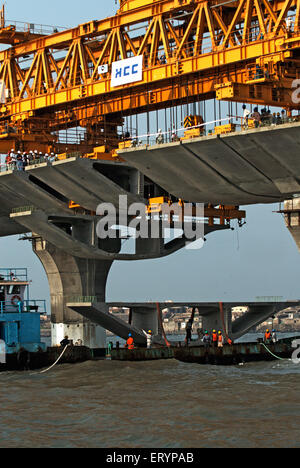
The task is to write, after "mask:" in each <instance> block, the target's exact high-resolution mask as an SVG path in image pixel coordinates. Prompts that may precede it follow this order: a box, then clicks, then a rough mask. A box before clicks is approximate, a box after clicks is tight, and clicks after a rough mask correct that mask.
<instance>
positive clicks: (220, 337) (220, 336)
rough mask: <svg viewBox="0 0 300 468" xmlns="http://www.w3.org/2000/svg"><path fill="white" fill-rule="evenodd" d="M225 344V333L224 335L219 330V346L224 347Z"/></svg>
mask: <svg viewBox="0 0 300 468" xmlns="http://www.w3.org/2000/svg"><path fill="white" fill-rule="evenodd" d="M223 346H224V339H223V335H222V332H221V331H219V333H218V348H223Z"/></svg>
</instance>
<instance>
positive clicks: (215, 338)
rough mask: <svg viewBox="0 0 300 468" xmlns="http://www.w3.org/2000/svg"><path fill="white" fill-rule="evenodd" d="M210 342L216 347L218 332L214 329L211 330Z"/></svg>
mask: <svg viewBox="0 0 300 468" xmlns="http://www.w3.org/2000/svg"><path fill="white" fill-rule="evenodd" d="M212 344H213V347H214V348H217V347H218V333H217V331H216V330H213V332H212Z"/></svg>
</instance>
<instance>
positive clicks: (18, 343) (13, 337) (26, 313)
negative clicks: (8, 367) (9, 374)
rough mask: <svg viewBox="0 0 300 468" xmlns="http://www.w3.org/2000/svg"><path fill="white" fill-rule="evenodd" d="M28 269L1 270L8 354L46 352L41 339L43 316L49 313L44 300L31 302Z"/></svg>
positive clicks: (2, 328) (0, 315)
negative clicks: (25, 351)
mask: <svg viewBox="0 0 300 468" xmlns="http://www.w3.org/2000/svg"><path fill="white" fill-rule="evenodd" d="M29 285H30V281H28V275H27V269H26V268H19V269H0V339H1V340H2V341H4V342H5V344H6V352H7V353H14V352H18V351H19V350H20V349H21V348H24V349H26V350H27V351H30V352H35V351H37V350H38V348H41V349H44V348H45V345H44V344H43V343H41V337H40V315H41V314H45V313H46V305H45V301H44V300H30V298H29Z"/></svg>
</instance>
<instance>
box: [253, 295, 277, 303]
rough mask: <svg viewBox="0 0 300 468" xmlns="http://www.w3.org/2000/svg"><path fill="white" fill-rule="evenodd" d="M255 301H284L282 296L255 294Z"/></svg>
mask: <svg viewBox="0 0 300 468" xmlns="http://www.w3.org/2000/svg"><path fill="white" fill-rule="evenodd" d="M255 301H256V302H284V298H283V296H256V298H255Z"/></svg>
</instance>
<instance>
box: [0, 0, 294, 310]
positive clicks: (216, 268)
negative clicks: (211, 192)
mask: <svg viewBox="0 0 300 468" xmlns="http://www.w3.org/2000/svg"><path fill="white" fill-rule="evenodd" d="M6 8H7V18H8V19H11V20H19V21H24V22H31V23H39V24H49V25H57V26H74V25H77V24H79V23H82V22H85V21H89V20H93V19H101V18H103V17H105V16H108V15H111V14H112V13H114V12H115V11H116V5H115V0H107V1H106V2H104V1H103V0H101V1H99V0H85V2H82V0H81V1H79V0H72V1H69V0H64V1H63V2H62V1H61V0H60V1H58V0H52V1H51V2H44V1H40V0H26V2H25V1H21V0H7V1H6ZM0 202H1V201H0ZM277 209H278V205H276V206H275V205H265V206H254V207H247V214H248V219H247V225H246V226H244V227H243V228H242V229H238V230H236V231H233V232H232V231H228V232H227V231H226V232H220V233H214V234H211V235H209V236H208V237H207V242H206V243H205V246H204V248H203V249H201V250H199V251H187V250H184V251H181V252H178V253H177V254H175V255H173V256H171V257H169V258H165V259H162V260H155V261H144V262H134V263H128V262H125V263H120V262H116V263H115V264H114V265H113V268H112V270H111V274H110V277H109V283H108V300H113V301H126V300H131V301H134V300H139V301H142V300H167V299H173V300H175V301H180V300H189V301H191V300H195V301H196V300H224V301H226V300H237V301H242V300H245V301H246V300H253V299H255V297H256V296H283V297H285V298H287V299H300V291H299V278H300V255H299V253H298V250H297V247H296V245H295V244H294V241H293V239H292V237H291V235H290V234H289V232H288V231H287V229H286V228H285V226H284V220H283V218H282V216H281V215H279V214H276V213H273V211H276V210H277ZM0 252H1V257H0V266H1V267H25V266H27V267H28V268H29V269H30V276H31V278H32V279H33V287H32V294H31V296H32V298H35V299H42V298H47V297H48V296H49V291H48V284H47V279H46V276H45V273H44V271H43V268H42V266H41V264H40V263H39V260H38V259H37V258H36V257H35V256H34V254H33V253H32V252H31V246H30V244H29V243H26V242H21V241H18V238H16V237H11V238H6V239H0Z"/></svg>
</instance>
